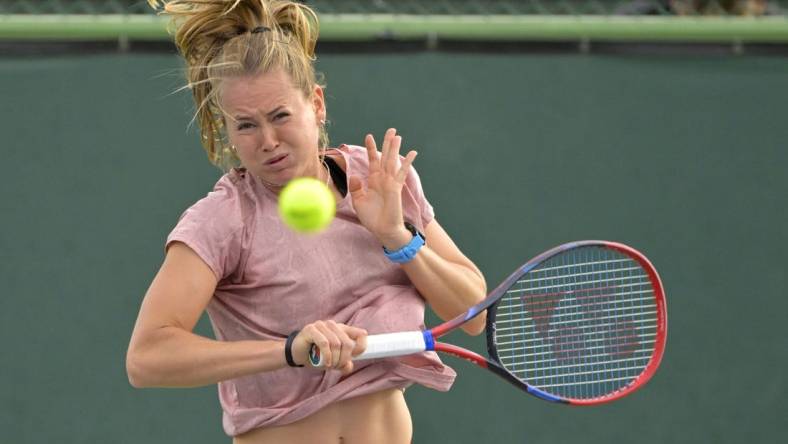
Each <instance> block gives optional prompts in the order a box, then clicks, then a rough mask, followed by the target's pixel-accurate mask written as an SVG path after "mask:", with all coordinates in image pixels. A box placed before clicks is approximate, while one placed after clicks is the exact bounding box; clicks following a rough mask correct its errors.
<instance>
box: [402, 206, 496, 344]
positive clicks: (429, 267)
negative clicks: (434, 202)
mask: <svg viewBox="0 0 788 444" xmlns="http://www.w3.org/2000/svg"><path fill="white" fill-rule="evenodd" d="M424 237H425V239H426V244H425V245H424V246H423V247H421V249H420V250H419V252H418V253H416V256H415V257H414V258H413V259H411V260H410V262H407V263H404V264H402V269H403V270H404V271H405V273H407V275H408V277H409V278H410V280H411V282H413V285H415V286H416V289H418V290H419V293H421V295H422V296H423V297H424V299H426V300H427V303H428V304H430V307H432V310H433V311H434V312H435V314H437V315H438V316H439V317H440V318H441V319H443V320H449V319H452V318H454V317H456V316H458V315H460V314H462V313H464V312H465V311H466V310H468V308H470V307H471V306H473V305H476V304H477V303H479V302H481V301H482V299H484V297H485V296H486V294H487V285H486V283H485V281H484V276H483V275H482V272H481V271H479V269H478V268H477V267H476V265H474V263H473V262H471V260H470V259H468V258H467V257H465V255H464V254H462V252H461V251H460V249H459V248H457V245H455V244H454V241H452V239H451V237H449V235H448V234H447V233H446V231H444V229H443V227H441V226H440V224H439V223H438V221H437V220H435V219H433V220H432V221H431V222H430V223H429V224H427V226H426V227H425V228H424ZM485 318H486V312H482V313H480V314H479V315H478V316H476V317H475V318H474V319H472V320H471V321H468V323H466V324H464V325H463V326H462V329H463V331H465V332H466V333H468V334H471V335H478V334H480V333H481V332H483V331H484V324H485Z"/></svg>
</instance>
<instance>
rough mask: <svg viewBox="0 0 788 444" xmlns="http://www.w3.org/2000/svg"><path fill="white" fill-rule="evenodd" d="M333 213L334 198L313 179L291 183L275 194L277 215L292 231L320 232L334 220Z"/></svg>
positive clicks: (305, 178) (301, 178) (303, 179)
mask: <svg viewBox="0 0 788 444" xmlns="http://www.w3.org/2000/svg"><path fill="white" fill-rule="evenodd" d="M335 212H336V201H335V200H334V194H333V193H332V192H331V190H330V189H329V188H328V187H327V186H326V184H324V183H323V182H321V181H319V180H317V179H313V178H311V177H300V178H298V179H293V180H291V181H290V183H288V184H287V186H285V188H284V189H283V190H282V192H281V193H279V215H280V216H281V217H282V220H284V221H285V223H286V224H287V225H288V226H289V227H290V228H292V229H293V230H295V231H299V232H302V233H316V232H318V231H321V230H323V229H324V228H326V227H327V226H328V224H330V223H331V221H332V220H333V219H334V213H335Z"/></svg>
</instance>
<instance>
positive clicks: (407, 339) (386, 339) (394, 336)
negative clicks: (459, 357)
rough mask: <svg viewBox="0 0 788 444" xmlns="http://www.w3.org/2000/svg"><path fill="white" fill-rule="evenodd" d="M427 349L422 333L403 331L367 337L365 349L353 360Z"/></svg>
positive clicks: (400, 354)
mask: <svg viewBox="0 0 788 444" xmlns="http://www.w3.org/2000/svg"><path fill="white" fill-rule="evenodd" d="M426 349H427V345H426V344H425V343H424V333H422V332H420V331H405V332H400V333H385V334H382V335H369V336H367V349H366V350H364V353H362V354H360V355H358V356H356V357H355V358H353V360H359V359H375V358H387V357H390V356H402V355H409V354H412V353H419V352H423V351H424V350H426Z"/></svg>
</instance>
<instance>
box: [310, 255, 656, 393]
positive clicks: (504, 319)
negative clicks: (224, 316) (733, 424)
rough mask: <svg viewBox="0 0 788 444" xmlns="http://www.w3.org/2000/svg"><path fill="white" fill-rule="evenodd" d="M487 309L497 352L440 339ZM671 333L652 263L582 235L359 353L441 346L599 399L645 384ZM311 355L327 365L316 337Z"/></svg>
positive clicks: (491, 344)
mask: <svg viewBox="0 0 788 444" xmlns="http://www.w3.org/2000/svg"><path fill="white" fill-rule="evenodd" d="M485 309H487V328H486V332H487V351H488V354H489V358H485V357H483V356H481V355H478V354H476V353H474V352H471V351H468V350H465V349H463V348H460V347H457V346H454V345H450V344H444V343H441V342H436V341H435V338H438V337H440V336H443V335H444V334H446V333H448V332H449V331H452V330H454V329H455V328H457V327H459V326H460V325H462V324H463V323H465V322H467V321H468V320H469V319H472V318H473V317H475V316H476V315H478V314H479V313H481V312H482V311H484V310H485ZM666 336H667V312H666V306H665V293H664V291H663V288H662V283H661V281H660V279H659V275H658V274H657V271H656V270H655V269H654V267H653V266H652V265H651V262H649V260H648V259H646V257H645V256H644V255H642V254H641V253H640V252H638V251H636V250H635V249H633V248H631V247H628V246H626V245H623V244H619V243H614V242H607V241H579V242H571V243H568V244H564V245H561V246H558V247H555V248H553V249H551V250H548V251H546V252H544V253H542V254H540V255H539V256H536V257H535V258H533V259H531V260H530V261H528V262H527V263H526V264H525V265H523V266H522V267H520V268H519V269H517V270H516V271H515V272H514V273H512V275H511V276H509V277H508V278H507V279H506V280H505V281H503V282H502V283H501V284H500V285H499V286H498V287H497V288H496V289H495V290H493V291H492V293H490V294H489V295H488V296H487V298H486V299H485V300H484V301H482V302H480V303H479V304H477V305H475V306H473V307H471V308H470V309H469V310H468V311H467V312H466V313H464V314H462V315H460V316H458V317H456V318H454V319H452V320H450V321H447V322H445V323H443V324H441V325H439V326H437V327H435V328H432V329H430V330H425V331H413V332H400V333H387V334H381V335H370V336H368V337H367V348H366V351H365V352H364V353H362V354H360V355H358V356H356V357H355V358H354V359H356V360H358V359H372V358H384V357H390V356H401V355H406V354H411V353H420V352H423V351H426V350H435V351H439V352H444V353H448V354H450V355H453V356H456V357H459V358H463V359H467V360H469V361H471V362H473V363H474V364H476V365H478V366H479V367H482V368H486V369H488V370H490V371H492V372H493V373H495V374H496V375H498V376H500V377H502V378H504V379H505V380H507V381H509V382H510V383H512V384H513V385H514V386H515V387H517V388H519V389H522V390H525V391H526V392H528V393H530V394H532V395H535V396H537V397H539V398H541V399H544V400H548V401H554V402H561V403H567V404H572V405H593V404H600V403H604V402H609V401H613V400H615V399H618V398H621V397H622V396H625V395H627V394H629V393H632V392H633V391H635V390H637V389H638V388H639V387H642V386H643V385H644V384H645V383H646V382H647V381H648V380H649V379H650V378H651V377H652V376H653V375H654V372H655V371H656V370H657V367H658V366H659V363H660V360H661V359H662V353H663V352H664V350H665V339H666ZM309 359H310V362H311V363H312V365H313V366H316V367H319V366H320V365H321V359H320V351H319V349H318V348H317V347H316V346H314V345H312V347H311V350H310V356H309Z"/></svg>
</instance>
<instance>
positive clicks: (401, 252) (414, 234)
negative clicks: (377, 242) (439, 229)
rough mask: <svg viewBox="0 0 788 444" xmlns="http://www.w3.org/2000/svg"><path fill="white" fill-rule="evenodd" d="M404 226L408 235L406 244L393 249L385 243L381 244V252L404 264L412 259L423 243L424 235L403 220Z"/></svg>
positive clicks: (390, 258) (395, 261) (393, 260)
mask: <svg viewBox="0 0 788 444" xmlns="http://www.w3.org/2000/svg"><path fill="white" fill-rule="evenodd" d="M404 227H405V228H406V229H407V231H408V236H409V237H410V240H409V241H408V242H407V243H406V244H404V245H403V246H402V247H400V248H398V249H395V250H391V249H389V248H387V247H386V246H385V245H384V246H383V254H385V255H386V257H387V258H388V259H389V260H390V261H392V262H394V263H397V264H406V263H408V262H410V261H412V260H413V258H414V257H416V254H417V253H418V252H419V251H420V250H421V248H422V247H423V246H424V244H425V238H424V235H423V234H421V233H420V232H419V231H418V230H417V229H416V227H414V226H413V225H412V224H410V223H408V222H405V225H404Z"/></svg>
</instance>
